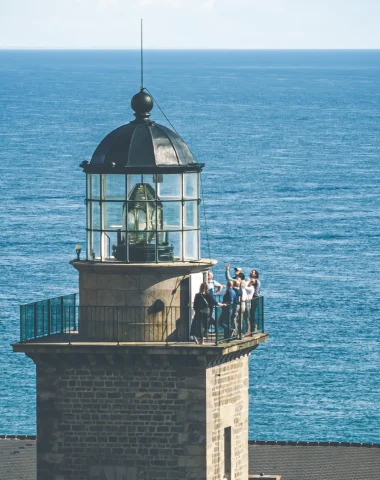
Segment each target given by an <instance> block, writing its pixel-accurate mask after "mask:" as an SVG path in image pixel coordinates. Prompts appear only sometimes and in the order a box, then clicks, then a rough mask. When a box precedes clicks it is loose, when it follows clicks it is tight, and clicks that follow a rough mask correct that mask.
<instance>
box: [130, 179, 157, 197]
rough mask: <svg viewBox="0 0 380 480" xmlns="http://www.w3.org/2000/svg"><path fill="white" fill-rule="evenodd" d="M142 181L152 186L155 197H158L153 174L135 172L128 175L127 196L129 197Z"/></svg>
mask: <svg viewBox="0 0 380 480" xmlns="http://www.w3.org/2000/svg"><path fill="white" fill-rule="evenodd" d="M141 183H145V184H148V185H150V186H151V187H152V191H153V192H154V197H156V184H155V183H154V181H153V175H140V174H133V175H127V197H128V198H129V196H130V194H131V192H132V190H133V188H134V187H135V186H136V185H138V184H141Z"/></svg>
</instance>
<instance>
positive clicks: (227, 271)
mask: <svg viewBox="0 0 380 480" xmlns="http://www.w3.org/2000/svg"><path fill="white" fill-rule="evenodd" d="M230 266H231V265H230V264H229V263H227V265H226V280H227V281H228V282H231V281H232V277H231V275H230Z"/></svg>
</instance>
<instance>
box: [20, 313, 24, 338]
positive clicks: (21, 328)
mask: <svg viewBox="0 0 380 480" xmlns="http://www.w3.org/2000/svg"><path fill="white" fill-rule="evenodd" d="M23 333H24V332H23V325H22V305H20V342H22V341H23Z"/></svg>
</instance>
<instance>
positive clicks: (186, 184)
mask: <svg viewBox="0 0 380 480" xmlns="http://www.w3.org/2000/svg"><path fill="white" fill-rule="evenodd" d="M183 196H184V198H198V174H197V173H185V174H184V175H183Z"/></svg>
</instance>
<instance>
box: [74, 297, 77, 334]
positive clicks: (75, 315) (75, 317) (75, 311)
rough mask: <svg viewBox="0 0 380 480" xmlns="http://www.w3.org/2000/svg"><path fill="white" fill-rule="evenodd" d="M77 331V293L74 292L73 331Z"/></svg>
mask: <svg viewBox="0 0 380 480" xmlns="http://www.w3.org/2000/svg"><path fill="white" fill-rule="evenodd" d="M76 331H77V294H76V293H74V332H76Z"/></svg>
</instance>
